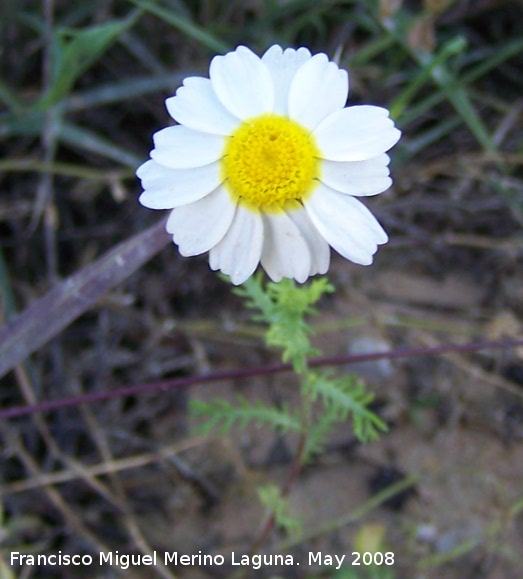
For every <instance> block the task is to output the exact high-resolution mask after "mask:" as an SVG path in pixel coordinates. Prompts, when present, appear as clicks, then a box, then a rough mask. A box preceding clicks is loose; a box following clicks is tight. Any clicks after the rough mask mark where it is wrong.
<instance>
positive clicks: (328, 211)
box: [305, 184, 388, 265]
mask: <svg viewBox="0 0 523 579" xmlns="http://www.w3.org/2000/svg"><path fill="white" fill-rule="evenodd" d="M305 209H306V210H307V213H308V214H309V217H310V218H311V221H312V222H313V223H314V225H315V226H316V227H317V229H318V231H319V232H320V233H321V234H322V235H323V237H324V238H325V239H326V241H327V242H328V243H329V244H330V245H331V246H332V247H333V248H334V249H335V250H336V251H337V252H338V253H340V254H341V255H342V256H343V257H345V258H347V259H350V260H351V261H353V262H354V263H359V264H361V265H370V264H371V263H372V256H373V255H374V254H375V253H376V251H377V249H378V245H381V244H382V243H386V242H387V241H388V237H387V234H386V233H385V231H383V229H382V227H381V225H380V224H379V223H378V222H377V220H376V218H375V217H374V216H373V215H372V213H371V212H370V211H369V210H368V209H367V208H366V207H365V206H364V205H363V204H362V203H360V202H359V201H358V200H357V199H354V197H351V196H350V195H344V194H343V193H338V192H337V191H333V190H332V189H329V188H328V187H326V186H325V185H322V184H320V185H318V186H317V187H316V189H315V190H314V193H313V194H312V195H311V196H310V197H309V198H308V199H307V200H306V202H305Z"/></svg>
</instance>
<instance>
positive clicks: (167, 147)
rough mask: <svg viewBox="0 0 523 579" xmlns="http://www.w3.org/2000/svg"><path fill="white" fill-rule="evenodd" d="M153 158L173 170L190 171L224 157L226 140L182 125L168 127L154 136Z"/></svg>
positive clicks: (220, 136)
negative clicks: (192, 168)
mask: <svg viewBox="0 0 523 579" xmlns="http://www.w3.org/2000/svg"><path fill="white" fill-rule="evenodd" d="M153 138H154V146H155V149H154V150H153V151H152V152H151V157H152V158H153V159H154V160H155V161H157V162H158V163H160V164H162V165H165V166H166V167H170V168H171V169H189V168H191V167H203V165H209V164H210V163H214V161H217V160H218V159H220V158H221V157H222V154H223V149H224V147H225V138H224V137H223V136H222V135H210V134H209V133H202V132H200V131H193V130H192V129H188V128H187V127H184V126H182V125H178V126H176V127H167V128H166V129H162V130H161V131H158V132H157V133H155V135H154V136H153Z"/></svg>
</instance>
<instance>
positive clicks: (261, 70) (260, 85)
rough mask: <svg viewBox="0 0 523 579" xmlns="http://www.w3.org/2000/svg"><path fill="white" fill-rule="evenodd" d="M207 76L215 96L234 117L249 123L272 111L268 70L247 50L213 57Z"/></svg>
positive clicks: (271, 85) (239, 47) (243, 47)
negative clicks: (248, 120) (253, 118)
mask: <svg viewBox="0 0 523 579" xmlns="http://www.w3.org/2000/svg"><path fill="white" fill-rule="evenodd" d="M209 73H210V77H211V82H212V86H213V89H214V92H215V93H216V96H217V97H218V98H219V99H220V101H221V103H222V104H223V105H224V106H225V108H226V109H227V110H228V111H230V112H231V113H232V114H233V115H234V116H236V117H238V118H240V119H248V118H250V117H255V116H258V115H261V114H262V113H266V112H271V111H272V107H273V105H274V86H273V84H272V79H271V75H270V73H269V69H268V68H267V67H266V66H265V64H264V63H263V62H262V61H261V59H260V58H259V57H258V56H256V55H255V54H254V52H252V51H251V50H249V49H248V48H247V47H246V46H238V48H237V49H236V50H235V51H234V52H229V53H227V54H226V55H225V56H215V57H214V58H213V59H212V61H211V66H210V70H209Z"/></svg>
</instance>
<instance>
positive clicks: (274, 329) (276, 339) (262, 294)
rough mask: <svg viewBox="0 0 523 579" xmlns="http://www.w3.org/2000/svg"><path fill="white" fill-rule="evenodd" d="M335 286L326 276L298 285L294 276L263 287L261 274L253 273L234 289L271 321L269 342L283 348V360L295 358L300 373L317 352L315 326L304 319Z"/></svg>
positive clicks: (295, 365)
mask: <svg viewBox="0 0 523 579" xmlns="http://www.w3.org/2000/svg"><path fill="white" fill-rule="evenodd" d="M333 291H334V288H333V287H332V286H331V285H330V284H329V282H328V280H327V278H319V279H315V280H313V281H312V282H311V283H310V284H309V285H306V286H297V285H295V284H294V282H293V281H292V280H289V279H284V280H282V281H281V282H279V283H275V282H269V283H267V286H266V288H265V289H264V288H263V287H262V283H261V276H256V277H251V278H250V279H249V280H247V281H246V282H245V284H244V285H243V286H242V287H240V288H238V289H236V290H235V293H237V294H238V295H240V296H241V297H243V298H244V299H245V300H246V305H247V307H250V308H253V309H256V310H259V312H260V313H259V314H258V315H256V316H255V319H256V320H259V321H263V322H265V323H266V324H268V325H269V329H268V331H267V334H266V343H267V345H268V346H274V347H276V348H281V349H282V350H283V354H282V359H283V361H284V362H289V361H291V362H292V365H293V367H294V371H295V372H297V373H298V374H301V373H303V372H304V371H305V369H306V362H307V357H308V356H310V355H315V354H318V351H317V350H315V349H314V348H312V347H311V344H310V339H309V336H310V335H311V334H312V333H313V331H312V328H311V327H310V326H309V325H308V324H307V323H306V321H305V320H304V316H305V315H306V314H314V313H315V310H314V308H313V307H312V306H313V305H314V304H315V303H316V302H318V300H319V299H320V298H321V297H322V296H323V295H324V294H325V293H331V292H333Z"/></svg>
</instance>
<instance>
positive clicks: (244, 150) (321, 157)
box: [137, 46, 400, 284]
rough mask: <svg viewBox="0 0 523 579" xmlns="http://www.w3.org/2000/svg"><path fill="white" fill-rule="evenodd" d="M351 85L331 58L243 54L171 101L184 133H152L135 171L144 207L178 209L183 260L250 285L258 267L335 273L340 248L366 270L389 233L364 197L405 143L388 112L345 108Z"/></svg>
mask: <svg viewBox="0 0 523 579" xmlns="http://www.w3.org/2000/svg"><path fill="white" fill-rule="evenodd" d="M348 90H349V82H348V75H347V73H346V71H344V70H340V69H339V68H338V66H337V65H336V64H334V63H333V62H329V60H328V58H327V56H326V55H325V54H316V55H314V56H312V55H311V53H310V52H309V51H308V50H307V49H306V48H300V49H298V50H294V49H287V50H285V51H282V49H281V48H280V47H279V46H272V47H271V48H269V50H267V52H266V53H265V54H264V55H263V56H262V57H261V58H259V57H258V56H256V55H255V54H254V53H253V52H251V50H249V49H248V48H246V47H245V46H239V47H238V48H237V49H236V50H235V51H234V52H229V53H228V54H226V55H225V56H216V57H215V58H213V60H212V62H211V66H210V79H207V78H200V77H190V78H187V79H185V81H184V83H183V86H182V87H180V88H179V89H178V90H177V91H176V96H174V97H171V98H168V99H167V101H166V106H167V110H168V111H169V113H170V115H171V116H172V117H173V119H175V120H176V121H177V122H178V123H179V124H178V125H176V126H172V127H168V128H166V129H163V130H161V131H159V132H158V133H156V134H155V135H154V149H153V151H152V152H151V159H150V160H149V161H147V162H146V163H144V164H143V165H142V166H141V167H140V168H139V169H138V171H137V175H138V177H139V178H140V179H141V180H142V185H143V188H144V192H143V193H142V195H141V196H140V203H141V204H142V205H145V207H149V208H151V209H172V211H171V214H170V216H169V219H168V221H167V226H166V228H167V231H168V232H169V233H171V234H172V236H173V241H174V243H176V244H177V245H178V247H179V251H180V253H181V254H182V255H184V256H189V255H199V254H201V253H204V252H206V251H209V263H210V266H211V268H212V269H214V270H221V271H222V272H223V273H225V274H227V275H229V276H230V277H231V281H232V283H233V284H241V283H243V282H244V281H245V280H246V279H247V278H248V277H249V276H251V275H252V274H253V272H254V271H255V270H256V268H257V266H258V264H259V263H260V262H261V265H262V266H263V268H264V269H265V271H266V272H267V274H268V275H269V277H270V278H271V279H272V280H274V281H279V280H280V279H282V278H283V277H289V278H294V279H296V280H297V281H299V282H304V281H305V280H306V279H307V278H308V277H309V276H311V275H314V274H317V273H325V272H326V271H327V270H328V268H329V261H330V248H329V245H330V246H332V247H333V248H334V249H335V250H336V251H337V252H338V253H340V254H341V255H342V256H344V257H345V258H347V259H349V260H351V261H353V262H355V263H359V264H363V265H369V264H370V263H372V256H373V255H374V253H375V252H376V251H377V248H378V245H380V244H382V243H386V242H387V240H388V238H387V234H386V233H385V232H384V231H383V229H382V227H381V226H380V224H379V223H378V222H377V221H376V219H375V218H374V216H373V215H372V214H371V213H370V211H369V210H368V209H367V208H366V207H365V206H364V205H363V204H362V203H361V202H360V201H358V200H357V199H355V196H366V195H376V194H377V193H381V192H383V191H385V190H386V189H388V188H389V187H390V185H391V183H392V181H391V179H390V177H389V170H388V164H389V157H388V156H387V155H386V154H385V151H387V150H389V149H390V148H391V147H392V146H393V145H394V144H395V143H396V142H397V141H398V139H399V137H400V131H399V130H398V129H396V128H395V127H394V123H393V122H392V121H391V120H390V119H389V116H388V111H387V110H386V109H383V108H380V107H375V106H353V107H346V108H344V107H345V104H346V101H347V95H348Z"/></svg>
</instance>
